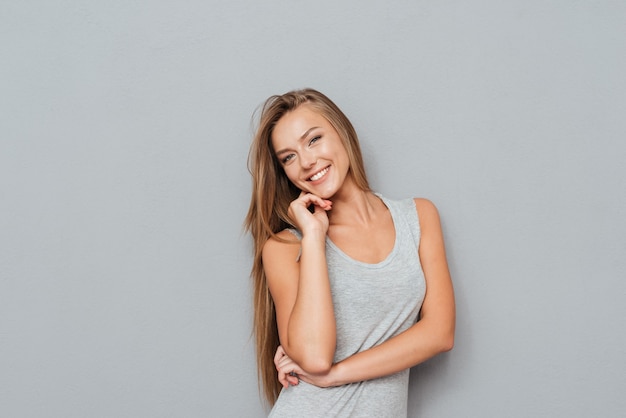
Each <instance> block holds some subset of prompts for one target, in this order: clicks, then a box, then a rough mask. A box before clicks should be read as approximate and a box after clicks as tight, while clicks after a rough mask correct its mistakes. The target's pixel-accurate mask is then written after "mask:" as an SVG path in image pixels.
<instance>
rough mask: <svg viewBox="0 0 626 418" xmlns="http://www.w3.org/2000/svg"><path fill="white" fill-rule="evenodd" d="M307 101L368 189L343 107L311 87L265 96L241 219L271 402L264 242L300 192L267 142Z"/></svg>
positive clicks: (271, 331)
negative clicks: (248, 241)
mask: <svg viewBox="0 0 626 418" xmlns="http://www.w3.org/2000/svg"><path fill="white" fill-rule="evenodd" d="M303 104H306V105H307V106H309V107H310V109H312V110H313V111H316V112H318V113H319V114H320V115H322V116H323V117H324V118H326V120H328V122H329V123H330V124H331V125H332V126H333V128H335V130H336V131H337V133H338V135H339V137H340V138H341V141H342V142H343V145H344V147H345V149H346V151H347V153H348V159H349V161H350V168H349V170H348V175H349V176H351V177H352V178H353V180H354V182H355V184H356V185H357V186H358V187H359V188H361V189H362V190H370V187H369V184H368V181H367V177H366V175H365V167H364V165H363V157H362V154H361V148H360V146H359V141H358V138H357V135H356V131H355V130H354V127H353V126H352V124H351V123H350V121H349V120H348V118H347V117H346V116H345V115H344V113H343V112H342V111H341V110H340V109H339V108H338V107H337V105H335V104H334V103H333V102H332V101H331V100H330V99H329V98H328V97H326V96H325V95H323V94H322V93H320V92H318V91H316V90H313V89H302V90H294V91H290V92H288V93H285V94H283V95H275V96H271V97H270V98H268V99H267V100H266V101H265V103H264V104H263V106H262V107H261V112H260V117H259V122H258V127H257V129H256V133H255V135H254V139H253V141H252V144H251V146H250V153H249V154H248V170H249V171H250V174H251V175H252V198H251V199H250V208H249V209H248V214H247V216H246V219H245V224H244V225H245V229H246V231H248V232H249V233H250V234H251V235H252V240H253V245H254V260H253V264H252V272H251V277H252V282H253V288H254V296H253V297H254V325H253V333H254V336H255V342H256V358H257V367H258V370H257V372H258V379H259V384H260V385H262V388H263V392H264V394H265V398H266V399H267V401H268V402H269V403H270V404H271V405H273V404H274V402H276V399H277V398H278V394H279V392H280V389H281V385H280V383H279V382H278V379H277V375H276V369H275V366H274V362H273V359H274V353H275V352H276V349H277V348H278V345H279V344H280V342H279V338H278V326H277V324H276V312H275V308H274V302H273V300H272V296H271V295H270V292H269V288H268V286H267V278H266V277H265V271H264V270H263V260H262V252H263V246H264V245H265V243H266V242H267V240H268V239H270V237H273V238H275V239H278V240H280V241H284V240H282V239H280V238H278V237H277V236H276V234H277V233H278V232H280V231H282V230H283V229H285V228H291V227H293V225H294V224H293V221H292V220H290V218H289V215H288V214H287V210H288V208H289V204H290V203H291V202H292V201H293V200H295V199H296V198H297V197H298V195H299V194H300V190H299V189H298V188H297V187H296V186H294V185H293V184H292V183H291V182H290V181H289V179H288V178H287V176H286V175H285V172H284V171H283V168H282V166H281V164H280V162H279V161H278V159H277V158H276V155H275V153H274V149H273V147H272V132H273V130H274V127H275V126H276V123H277V122H278V121H279V120H280V118H282V117H283V116H284V115H285V114H287V113H289V112H291V111H293V110H295V109H296V108H298V107H299V106H301V105H303Z"/></svg>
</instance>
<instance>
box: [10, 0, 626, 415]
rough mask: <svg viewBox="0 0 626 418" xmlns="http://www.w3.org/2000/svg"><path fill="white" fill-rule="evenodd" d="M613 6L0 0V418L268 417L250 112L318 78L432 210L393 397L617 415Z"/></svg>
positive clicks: (621, 388) (619, 199)
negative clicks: (429, 302) (437, 236)
mask: <svg viewBox="0 0 626 418" xmlns="http://www.w3.org/2000/svg"><path fill="white" fill-rule="evenodd" d="M624 4H625V3H624V2H619V1H545V0H541V1H539V0H530V1H529V0H525V1H509V2H502V1H495V0H494V1H469V2H468V1H437V2H425V1H413V2H409V1H393V2H387V3H385V4H384V3H383V2H373V1H361V0H350V1H341V2H334V1H333V2H330V1H316V2H299V1H290V2H287V1H284V2H279V1H270V2H261V1H253V0H247V1H242V0H238V1H228V2H226V1H223V2H216V1H214V2H208V1H179V2H164V1H153V2H147V1H143V2H142V1H127V0H125V1H78V0H67V1H9V0H4V1H2V2H0V54H1V59H0V61H1V63H0V88H1V91H0V140H1V152H0V192H1V195H0V274H1V279H0V280H1V281H0V415H2V416H3V417H244V416H245V417H261V416H263V414H264V412H263V407H262V404H261V402H260V400H259V396H258V392H257V388H256V380H255V379H256V377H255V364H254V359H253V343H252V340H251V339H250V338H249V336H250V328H251V325H250V324H251V316H252V312H251V300H250V285H249V279H248V273H249V268H250V251H251V248H250V243H249V238H248V237H247V236H245V235H244V234H243V233H242V228H241V225H242V221H243V218H244V216H245V213H246V210H247V205H248V199H249V191H250V179H249V175H248V172H247V170H246V158H247V150H248V145H249V142H250V137H251V132H252V130H251V115H252V113H253V111H254V110H255V108H256V107H257V106H258V105H259V104H260V103H261V102H262V101H263V100H264V99H265V98H266V97H267V96H269V95H271V94H275V93H282V92H285V91H287V90H290V89H293V88H299V87H305V86H311V87H315V88H317V89H319V90H321V91H323V92H325V93H326V94H328V95H329V96H330V97H331V98H333V99H334V100H335V101H336V102H337V104H338V105H339V106H340V107H342V108H343V110H344V111H345V112H346V113H347V115H348V116H349V117H350V118H351V119H352V121H353V122H354V124H355V126H356V128H357V131H358V132H359V134H360V136H361V140H362V143H363V149H364V153H365V158H366V162H367V165H368V169H369V175H370V177H371V181H372V183H373V185H374V187H375V189H376V190H378V191H380V192H382V193H384V194H385V195H386V196H388V197H392V198H401V197H409V196H425V197H428V198H430V199H431V200H433V201H434V202H435V203H436V204H437V206H438V207H439V209H440V212H441V215H442V219H443V227H444V233H445V236H446V239H447V246H448V252H449V262H450V268H451V270H452V273H453V278H454V282H455V287H456V295H457V300H458V331H457V341H456V347H455V349H454V350H453V351H452V352H450V353H447V354H445V355H442V356H440V357H438V358H436V359H433V360H431V361H429V362H427V363H425V364H423V365H420V366H418V367H416V368H415V369H413V371H412V374H411V385H410V405H409V416H411V417H418V416H419V417H461V416H463V417H500V416H506V417H530V416H533V417H573V416H575V417H588V416H601V417H618V416H624V414H625V413H626V397H625V396H624V393H625V392H626V377H625V376H626V365H625V363H626V362H625V361H624V357H625V355H626V349H625V346H626V335H625V332H624V331H625V326H624V325H625V324H624V318H625V317H626V304H625V303H624V298H625V297H626V280H625V279H626V261H625V257H624V254H625V252H626V221H625V220H624V218H625V215H626V213H625V210H624V207H625V206H626V187H625V186H626V184H625V180H624V179H625V177H626V169H625V164H624V160H625V159H626V145H625V143H624V140H625V139H626V121H625V120H624V119H625V118H624V116H625V115H626V77H625V74H626V25H625V22H626V6H625V5H624Z"/></svg>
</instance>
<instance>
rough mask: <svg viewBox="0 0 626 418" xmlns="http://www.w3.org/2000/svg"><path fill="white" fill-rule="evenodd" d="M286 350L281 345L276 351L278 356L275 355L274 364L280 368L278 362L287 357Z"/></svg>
mask: <svg viewBox="0 0 626 418" xmlns="http://www.w3.org/2000/svg"><path fill="white" fill-rule="evenodd" d="M285 356H286V354H285V350H284V349H283V346H282V345H279V346H278V348H277V349H276V354H274V364H275V365H277V367H278V361H279V360H280V359H281V358H283V357H285Z"/></svg>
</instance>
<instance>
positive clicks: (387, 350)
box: [246, 89, 455, 417]
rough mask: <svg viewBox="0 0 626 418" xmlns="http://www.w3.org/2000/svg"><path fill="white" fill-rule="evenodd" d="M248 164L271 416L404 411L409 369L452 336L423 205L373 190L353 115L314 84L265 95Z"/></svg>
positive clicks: (432, 212)
mask: <svg viewBox="0 0 626 418" xmlns="http://www.w3.org/2000/svg"><path fill="white" fill-rule="evenodd" d="M249 169H250V172H251V174H252V178H253V190H252V199H251V203H250V208H249V211H248V215H247V218H246V228H247V230H248V231H250V233H251V235H252V237H253V240H254V248H255V255H254V263H253V270H252V278H253V280H254V287H255V297H254V304H255V322H254V331H255V336H256V346H257V361H258V367H259V377H260V380H261V381H262V384H263V387H264V390H265V394H266V397H267V399H268V401H269V402H270V403H271V404H273V408H272V411H271V412H270V416H272V417H293V416H299V417H319V416H333V417H343V416H376V417H405V416H406V414H407V394H408V374H409V368H410V367H412V366H414V365H416V364H418V363H421V362H423V361H425V360H427V359H428V358H431V357H432V356H434V355H436V354H438V353H440V352H443V351H447V350H450V349H451V348H452V345H453V341H454V324H455V309H454V295H453V290H452V282H451V279H450V274H449V272H448V267H447V262H446V256H445V249H444V244H443V237H442V233H441V226H440V222H439V215H438V213H437V210H436V208H435V206H434V205H433V204H432V203H431V202H429V201H428V200H426V199H420V198H418V199H406V200H401V201H393V200H389V199H386V198H384V197H382V196H381V195H379V194H376V193H374V192H372V191H371V190H370V188H369V185H368V182H367V178H366V175H365V169H364V166H363V159H362V157H361V151H360V147H359V142H358V139H357V135H356V132H355V130H354V128H353V127H352V124H351V123H350V121H349V120H348V118H347V117H346V116H345V115H344V114H343V113H342V112H341V110H339V108H338V107H337V106H336V105H335V104H334V103H333V102H332V101H331V100H330V99H328V98H327V97H326V96H324V95H323V94H321V93H319V92H317V91H315V90H312V89H306V90H299V91H293V92H289V93H286V94H284V95H281V96H272V97H270V98H269V99H268V100H267V101H266V103H265V105H264V107H263V110H262V113H261V118H260V123H259V128H258V130H257V133H256V135H255V138H254V141H253V143H252V146H251V149H250V156H249ZM426 288H428V292H426ZM418 319H419V321H418Z"/></svg>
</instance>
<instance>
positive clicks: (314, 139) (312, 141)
mask: <svg viewBox="0 0 626 418" xmlns="http://www.w3.org/2000/svg"><path fill="white" fill-rule="evenodd" d="M321 138H322V137H321V136H314V137H313V138H311V140H310V141H309V145H313V144H314V143H316V142H317V140H319V139H321Z"/></svg>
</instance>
